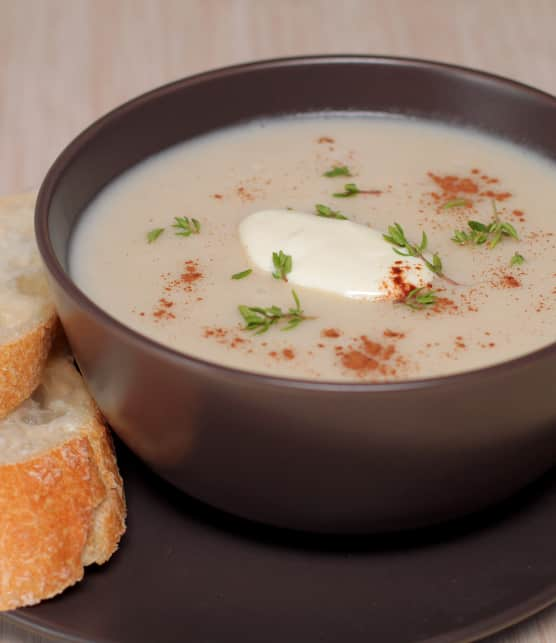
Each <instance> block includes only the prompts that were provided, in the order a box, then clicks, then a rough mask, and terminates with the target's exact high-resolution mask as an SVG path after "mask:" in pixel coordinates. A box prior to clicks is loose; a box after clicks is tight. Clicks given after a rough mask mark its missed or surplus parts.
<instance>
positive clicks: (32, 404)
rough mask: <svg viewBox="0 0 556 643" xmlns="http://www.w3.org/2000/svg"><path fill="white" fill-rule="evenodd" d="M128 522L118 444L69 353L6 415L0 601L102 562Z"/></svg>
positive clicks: (0, 452)
mask: <svg viewBox="0 0 556 643" xmlns="http://www.w3.org/2000/svg"><path fill="white" fill-rule="evenodd" d="M124 531H125V500H124V494H123V488H122V480H121V477H120V475H119V473H118V469H117V465H116V459H115V456H114V450H113V445H112V442H111V439H110V435H109V433H108V430H107V429H106V427H105V426H104V424H103V423H102V418H101V416H100V414H99V411H98V409H97V407H96V406H95V403H94V402H93V400H92V399H91V398H90V396H89V395H88V393H87V391H86V389H85V386H84V384H83V381H82V379H81V376H80V375H79V373H78V372H77V370H76V369H75V367H74V366H73V362H72V361H71V358H69V357H68V356H67V354H66V355H64V354H62V355H60V354H58V355H55V356H53V357H51V358H50V359H49V361H48V363H47V365H46V368H45V370H44V374H43V377H42V381H41V384H40V386H39V387H38V388H37V389H36V390H35V392H34V393H33V396H32V397H31V398H30V399H28V400H26V401H25V402H23V403H22V404H21V405H20V406H19V407H18V408H17V409H16V410H15V411H13V412H12V413H10V415H8V416H7V417H6V418H4V419H3V420H2V421H0V610H11V609H14V608H16V607H21V606H24V605H33V604H35V603H38V602H39V601H41V600H42V599H45V598H49V597H51V596H54V595H56V594H58V593H60V592H61V591H63V590H64V589H66V588H67V587H69V586H70V585H73V584H74V583H76V582H77V581H79V580H80V579H81V578H82V577H83V571H84V569H83V568H84V567H85V566H86V565H90V564H91V563H103V562H105V561H106V560H108V558H110V556H111V555H112V554H113V552H114V551H115V550H116V549H117V547H118V542H119V540H120V537H121V535H122V534H123V532H124Z"/></svg>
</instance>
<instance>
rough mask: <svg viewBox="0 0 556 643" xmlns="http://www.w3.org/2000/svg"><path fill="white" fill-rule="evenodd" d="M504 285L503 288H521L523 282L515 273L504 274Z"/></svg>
mask: <svg viewBox="0 0 556 643" xmlns="http://www.w3.org/2000/svg"><path fill="white" fill-rule="evenodd" d="M502 286H503V288H519V287H520V286H521V282H520V281H519V279H516V278H515V277H514V276H513V275H503V276H502Z"/></svg>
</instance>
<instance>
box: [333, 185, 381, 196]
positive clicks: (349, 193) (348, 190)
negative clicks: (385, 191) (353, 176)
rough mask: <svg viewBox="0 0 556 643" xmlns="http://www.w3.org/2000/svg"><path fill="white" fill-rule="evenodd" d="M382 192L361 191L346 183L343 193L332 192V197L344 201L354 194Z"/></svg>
mask: <svg viewBox="0 0 556 643" xmlns="http://www.w3.org/2000/svg"><path fill="white" fill-rule="evenodd" d="M381 193H382V190H361V188H359V187H357V185H356V184H355V183H346V184H345V185H344V191H343V192H334V194H333V195H332V196H335V197H336V198H338V199H345V198H347V197H350V196H355V195H356V194H381Z"/></svg>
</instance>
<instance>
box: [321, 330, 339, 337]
mask: <svg viewBox="0 0 556 643" xmlns="http://www.w3.org/2000/svg"><path fill="white" fill-rule="evenodd" d="M320 334H321V337H340V335H341V334H342V333H341V332H340V331H339V330H337V329H336V328H324V329H323V330H321V332H320Z"/></svg>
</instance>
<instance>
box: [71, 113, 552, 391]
mask: <svg viewBox="0 0 556 643" xmlns="http://www.w3.org/2000/svg"><path fill="white" fill-rule="evenodd" d="M327 174H328V176H327ZM256 213H258V214H256ZM281 214H282V215H284V217H283V218H282V219H281V218H280V217H281ZM308 215H310V216H312V217H315V219H314V221H313V220H311V219H310V217H309V218H307V216H308ZM249 217H252V218H251V219H249ZM342 217H346V218H345V219H344V218H342ZM286 219H287V220H286ZM346 219H347V222H348V225H351V224H358V226H356V225H351V232H349V234H348V229H347V227H346V228H341V226H342V223H345V222H346ZM317 221H318V222H319V223H318V225H317ZM469 222H471V224H469ZM255 224H256V225H255ZM298 224H299V225H298ZM395 224H398V226H399V227H395ZM338 226H340V228H339V227H338ZM369 228H370V229H372V230H373V231H374V232H372V233H371V232H369V235H368V236H369V239H370V241H369V242H368V244H367V241H366V240H365V237H366V236H367V229H369ZM240 231H243V232H241V233H240ZM358 231H359V232H358ZM344 233H345V234H344ZM423 233H425V235H426V236H425V237H424V236H423ZM555 233H556V165H554V164H552V163H551V162H549V161H547V160H545V159H543V158H541V157H540V156H537V155H536V154H534V153H532V152H529V151H526V150H524V149H521V148H519V147H517V146H514V145H512V144H509V143H506V142H503V141H499V140H497V139H494V138H491V137H488V136H486V135H484V134H479V133H477V132H474V131H472V130H468V129H464V128H455V127H449V126H445V125H441V124H434V123H430V122H425V121H420V120H417V119H410V118H401V117H400V118H394V117H384V116H376V117H372V116H364V115H350V116H347V115H342V114H337V115H330V116H329V115H327V116H323V115H311V116H303V117H288V118H282V119H276V120H265V121H257V122H254V123H251V124H249V125H243V126H238V127H235V128H230V129H226V130H222V131H219V132H216V133H213V134H210V135H206V136H203V137H199V138H197V139H195V140H192V141H187V142H185V143H183V144H179V145H176V146H174V147H172V148H170V149H168V150H165V151H164V152H162V153H160V154H158V155H156V156H153V157H151V158H149V159H147V160H145V161H144V162H142V163H140V164H139V165H137V166H135V167H134V168H132V169H130V170H129V171H128V172H126V173H125V174H123V175H122V176H121V177H119V178H117V179H116V180H115V181H113V182H112V183H111V184H110V185H109V186H108V187H107V188H106V189H104V190H103V191H102V192H101V194H100V195H99V196H98V197H97V198H96V199H95V200H94V201H93V202H92V203H91V204H90V206H89V207H88V209H87V211H86V212H85V213H84V215H83V217H82V218H81V220H80V223H79V224H78V226H77V228H76V230H75V232H74V236H73V239H72V243H71V247H70V271H71V274H72V277H73V278H74V280H75V282H76V283H77V285H78V286H79V287H80V288H81V289H82V290H83V291H84V292H85V294H86V295H88V296H89V297H90V299H92V300H93V301H94V302H96V303H97V304H98V305H99V306H100V307H101V308H103V309H105V310H106V311H107V312H109V313H110V314H111V315H112V316H113V317H115V318H116V319H118V320H119V321H121V322H122V323H124V324H126V325H127V326H129V327H131V328H133V329H135V330H136V331H139V332H140V333H142V334H144V335H146V336H148V337H150V338H152V339H154V340H156V341H158V342H160V343H162V344H164V345H166V346H169V347H171V348H173V349H176V350H178V351H181V352H183V353H186V354H188V355H192V356H195V357H198V358H202V359H204V360H208V361H210V362H215V363H218V364H222V365H225V366H229V367H234V368H238V369H242V370H247V371H253V372H257V373H267V374H270V375H274V376H281V377H294V378H301V379H321V380H327V381H358V382H359V381H363V382H364V381H372V382H383V381H396V380H404V379H415V378H423V377H426V378H429V377H434V376H439V375H449V374H453V373H459V372H462V371H468V370H472V369H477V368H482V367H485V366H490V365H493V364H496V363H499V362H503V361H506V360H509V359H512V358H515V357H518V356H521V355H524V354H526V353H529V352H531V351H534V350H536V349H538V348H541V347H543V346H546V345H548V344H550V343H552V342H553V341H554V340H555V335H556V308H555V305H554V304H555V292H556V290H555V288H556V252H555V245H556V236H555ZM350 234H351V235H352V236H351V237H350ZM382 234H386V236H387V239H385V238H383V237H382ZM371 237H372V239H371ZM516 237H517V238H516ZM317 239H318V240H319V244H320V245H318V244H316V240H317ZM350 239H354V240H355V239H357V242H355V241H353V242H352V241H350ZM274 240H276V241H275V243H274ZM423 242H425V243H423ZM259 243H260V246H259ZM347 244H349V245H350V247H349V248H347V247H346V246H347ZM274 246H275V247H274ZM317 246H318V247H317ZM340 246H341V247H340ZM263 249H264V250H263ZM385 250H386V252H385ZM396 250H397V251H398V252H396ZM273 252H274V253H276V254H275V256H274V261H273V257H272V253H273ZM408 252H409V254H410V255H413V256H412V257H409V258H406V257H404V256H402V255H404V254H407V253H408ZM400 253H401V254H400ZM267 254H268V260H266V259H265V256H266V255H267ZM263 255H264V256H263ZM296 255H297V258H298V263H296ZM348 255H351V256H350V257H349V259H350V263H349V269H348V268H347V267H346V266H347V263H348V261H347V256H348ZM363 255H365V257H364V258H363ZM378 255H380V256H381V257H382V258H381V259H380V262H382V263H380V262H379V263H380V266H382V268H381V270H383V273H384V274H383V276H382V277H380V278H379V277H377V275H376V274H374V273H373V270H374V267H373V266H374V265H375V263H376V262H377V261H378V259H376V257H377V256H378ZM311 257H314V259H313V260H311V261H318V262H320V263H319V264H318V267H315V264H314V263H313V264H311V261H310V258H311ZM342 257H344V258H343V259H342ZM375 260H376V261H375ZM265 261H266V263H265ZM369 262H370V263H369ZM373 262H374V263H373ZM385 262H386V263H385ZM411 262H413V263H411ZM415 262H417V263H420V264H422V266H423V267H421V265H418V266H416V264H415ZM410 263H411V266H410V265H409V264H410ZM376 265H378V263H376ZM369 266H370V267H369ZM410 269H411V270H413V271H414V270H424V271H425V273H423V274H426V278H425V279H421V280H420V281H419V280H416V279H415V278H414V277H415V275H414V274H413V273H411V270H410ZM296 271H297V272H296ZM384 271H386V272H384ZM365 272H368V274H369V279H370V282H369V283H371V282H372V284H374V285H371V286H369V288H375V290H376V283H379V282H380V283H381V284H382V285H383V291H384V292H386V293H388V296H385V297H375V298H368V297H367V298H365V297H352V296H348V295H349V293H353V292H359V290H360V289H361V281H362V280H361V278H360V277H361V273H365ZM273 273H274V276H273ZM288 275H289V276H290V279H288ZM384 275H385V276H384ZM232 277H234V278H232ZM350 280H352V281H350ZM373 280H374V281H373ZM377 280H378V281H377ZM381 280H382V281H381ZM363 281H365V280H363ZM352 282H353V285H352ZM307 284H309V285H307ZM365 287H366V282H365V283H363V288H365ZM350 289H351V290H350ZM354 289H355V290H354ZM357 289H359V290H357ZM240 306H241V308H240ZM247 326H249V327H250V328H247ZM260 331H264V332H260Z"/></svg>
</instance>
